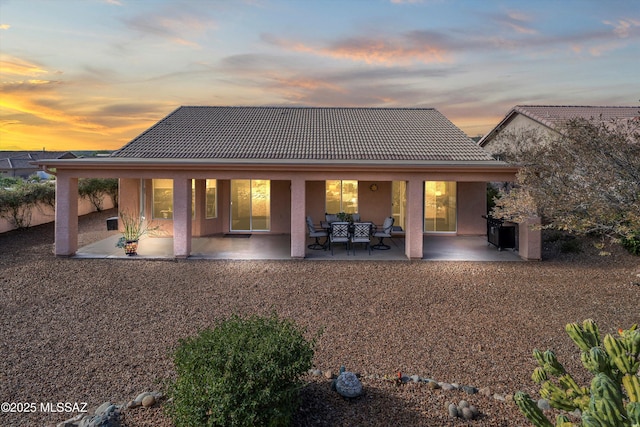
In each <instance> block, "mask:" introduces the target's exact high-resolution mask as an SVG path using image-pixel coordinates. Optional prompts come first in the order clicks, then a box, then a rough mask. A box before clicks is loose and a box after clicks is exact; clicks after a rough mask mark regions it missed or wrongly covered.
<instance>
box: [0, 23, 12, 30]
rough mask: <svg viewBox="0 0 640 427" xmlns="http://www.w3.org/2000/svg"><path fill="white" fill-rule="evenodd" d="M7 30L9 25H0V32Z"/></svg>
mask: <svg viewBox="0 0 640 427" xmlns="http://www.w3.org/2000/svg"><path fill="white" fill-rule="evenodd" d="M9 28H11V25H9V24H0V30H8V29H9Z"/></svg>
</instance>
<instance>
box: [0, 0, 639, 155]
mask: <svg viewBox="0 0 640 427" xmlns="http://www.w3.org/2000/svg"><path fill="white" fill-rule="evenodd" d="M639 70H640V1H639V0H608V1H602V0H593V1H592V0H562V1H560V0H548V1H545V0H527V1H491V0H486V1H485V0H467V1H455V0H422V1H420V0H356V1H348V0H324V1H320V0H317V1H315V0H244V1H242V0H236V1H213V0H210V1H205V0H185V1H163V0H73V1H71V0H55V1H54V0H48V1H38V0H0V84H1V91H0V150H41V149H42V148H46V149H47V150H102V149H104V150H110V149H116V148H119V147H120V146H122V145H124V144H125V143H126V142H128V141H129V140H131V139H132V138H134V137H135V136H137V135H138V134H139V133H141V132H142V131H144V130H145V129H146V128H147V127H149V126H150V125H152V124H153V123H155V122H157V121H158V120H160V119H162V118H163V117H164V116H166V115H167V114H169V113H170V112H171V111H173V110H175V109H176V108H177V107H179V106H180V105H246V106H249V105H251V106H253V105H260V106H262V105H299V106H362V107H435V108H437V109H438V110H439V111H441V112H442V113H443V114H444V115H445V116H447V117H448V118H449V119H450V120H451V121H452V122H453V123H455V124H456V125H457V126H459V127H460V128H461V129H462V130H463V131H465V132H466V133H467V134H468V135H469V136H478V135H483V134H484V133H486V132H487V131H489V130H490V129H491V128H492V127H493V126H495V125H496V124H497V123H498V121H499V120H500V119H501V118H502V117H503V116H504V115H505V114H506V113H507V112H508V111H509V109H510V108H511V107H513V106H514V105H517V104H562V105H637V104H638V100H639V99H640V78H639V75H640V71H639Z"/></svg>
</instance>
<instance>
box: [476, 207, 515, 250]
mask: <svg viewBox="0 0 640 427" xmlns="http://www.w3.org/2000/svg"><path fill="white" fill-rule="evenodd" d="M482 217H483V218H485V219H486V220H487V241H488V242H489V244H490V245H494V246H495V247H496V248H497V249H498V250H499V251H501V250H503V249H513V250H517V249H518V246H517V243H516V231H517V228H518V226H517V225H516V224H514V223H512V222H508V223H505V222H504V221H503V220H501V219H497V218H491V217H489V216H485V215H483V216H482Z"/></svg>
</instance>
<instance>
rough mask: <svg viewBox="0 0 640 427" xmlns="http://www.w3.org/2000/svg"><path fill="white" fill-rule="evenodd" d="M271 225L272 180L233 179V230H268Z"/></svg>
mask: <svg viewBox="0 0 640 427" xmlns="http://www.w3.org/2000/svg"><path fill="white" fill-rule="evenodd" d="M270 227H271V181H269V180H264V179H234V180H232V181H231V231H268V230H269V229H270Z"/></svg>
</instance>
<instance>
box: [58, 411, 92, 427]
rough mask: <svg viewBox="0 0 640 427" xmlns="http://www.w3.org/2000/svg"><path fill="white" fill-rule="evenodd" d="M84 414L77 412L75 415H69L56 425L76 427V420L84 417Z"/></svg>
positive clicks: (59, 426)
mask: <svg viewBox="0 0 640 427" xmlns="http://www.w3.org/2000/svg"><path fill="white" fill-rule="evenodd" d="M85 415H86V414H78V415H76V416H75V417H71V418H69V419H68V420H64V421H62V422H61V423H58V424H56V427H76V426H77V425H78V422H79V421H80V420H82V419H83V418H84V417H85Z"/></svg>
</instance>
